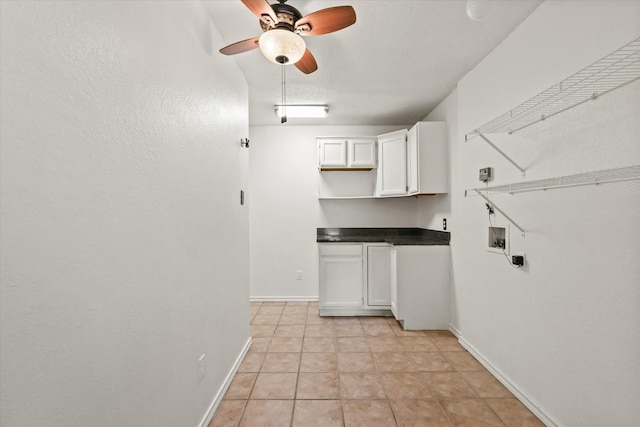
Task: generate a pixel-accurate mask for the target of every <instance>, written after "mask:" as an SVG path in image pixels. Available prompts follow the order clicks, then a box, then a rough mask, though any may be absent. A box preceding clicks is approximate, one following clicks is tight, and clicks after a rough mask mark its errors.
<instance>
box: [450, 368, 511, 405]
mask: <svg viewBox="0 0 640 427" xmlns="http://www.w3.org/2000/svg"><path fill="white" fill-rule="evenodd" d="M460 375H462V377H463V378H464V379H465V380H467V382H468V383H469V384H471V387H472V388H473V389H474V390H475V391H476V393H478V396H480V397H483V398H489V397H513V395H512V394H511V392H510V391H509V390H507V388H506V387H505V386H503V385H502V384H501V383H500V381H498V380H497V379H496V378H495V377H494V376H493V375H491V374H490V373H489V372H487V371H484V372H461V373H460Z"/></svg>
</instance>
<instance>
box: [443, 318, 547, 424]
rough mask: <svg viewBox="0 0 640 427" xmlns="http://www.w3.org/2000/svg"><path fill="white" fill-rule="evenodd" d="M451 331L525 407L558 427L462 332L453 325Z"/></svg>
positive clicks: (544, 421) (450, 326)
mask: <svg viewBox="0 0 640 427" xmlns="http://www.w3.org/2000/svg"><path fill="white" fill-rule="evenodd" d="M449 330H450V331H451V332H452V333H453V334H454V335H455V336H456V337H457V338H458V342H459V343H460V345H461V346H462V347H464V348H465V349H466V350H467V351H469V353H471V355H473V357H475V358H476V359H477V360H478V362H480V363H481V364H482V365H483V366H484V367H485V368H487V370H488V371H489V372H491V374H492V375H493V376H494V377H496V379H497V380H498V381H500V382H501V383H502V385H504V386H505V387H506V388H507V389H508V390H509V391H510V392H511V393H512V394H513V395H514V396H515V397H516V398H517V399H518V400H519V401H520V402H522V404H523V405H524V406H526V407H527V408H528V409H529V410H530V411H531V412H533V414H534V415H535V416H536V417H538V418H539V419H540V421H542V422H543V423H544V425H546V426H547V427H557V426H558V424H557V423H556V422H554V421H553V420H552V419H551V418H549V417H548V416H547V414H545V413H544V412H543V411H542V409H540V407H538V406H537V405H536V404H535V403H533V402H532V401H531V400H530V399H529V398H528V397H527V396H526V395H525V394H524V393H522V392H521V391H520V390H519V389H518V387H516V386H515V385H514V384H513V383H511V381H509V380H508V379H507V378H506V377H505V376H504V375H503V374H502V372H501V371H500V370H499V369H497V368H496V367H495V366H493V365H492V364H491V362H489V361H488V360H487V358H486V357H484V356H483V355H482V353H480V352H479V351H478V350H476V348H475V347H474V346H473V345H471V344H470V343H469V342H467V341H466V340H465V339H464V337H463V336H462V334H461V333H460V331H458V330H457V329H456V328H455V327H453V326H452V325H449Z"/></svg>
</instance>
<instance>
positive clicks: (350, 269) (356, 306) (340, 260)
mask: <svg viewBox="0 0 640 427" xmlns="http://www.w3.org/2000/svg"><path fill="white" fill-rule="evenodd" d="M319 253H320V271H319V273H320V289H319V297H320V299H319V307H320V314H323V313H322V310H329V311H331V314H332V315H340V314H341V313H344V314H342V315H347V314H348V313H350V312H353V311H357V310H361V309H362V307H363V305H364V304H363V300H362V264H363V261H362V244H361V243H355V244H341V243H327V244H320V245H319Z"/></svg>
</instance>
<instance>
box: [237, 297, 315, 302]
mask: <svg viewBox="0 0 640 427" xmlns="http://www.w3.org/2000/svg"><path fill="white" fill-rule="evenodd" d="M249 300H250V301H251V302H286V301H294V302H296V301H300V302H303V301H308V302H317V301H318V297H317V296H311V297H300V296H295V297H294V296H281V297H250V298H249Z"/></svg>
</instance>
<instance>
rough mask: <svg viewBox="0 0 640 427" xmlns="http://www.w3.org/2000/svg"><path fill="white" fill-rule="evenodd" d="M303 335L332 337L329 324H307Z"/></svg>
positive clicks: (331, 329)
mask: <svg viewBox="0 0 640 427" xmlns="http://www.w3.org/2000/svg"><path fill="white" fill-rule="evenodd" d="M304 336H305V337H329V338H332V337H333V328H332V327H331V325H307V327H306V329H305V331H304Z"/></svg>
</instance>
